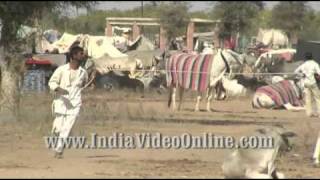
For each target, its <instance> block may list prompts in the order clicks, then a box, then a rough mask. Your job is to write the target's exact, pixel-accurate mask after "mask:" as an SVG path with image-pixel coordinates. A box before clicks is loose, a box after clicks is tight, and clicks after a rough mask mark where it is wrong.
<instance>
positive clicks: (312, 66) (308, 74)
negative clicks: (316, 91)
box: [295, 60, 320, 87]
mask: <svg viewBox="0 0 320 180" xmlns="http://www.w3.org/2000/svg"><path fill="white" fill-rule="evenodd" d="M295 73H303V74H305V77H304V78H303V83H304V85H305V86H306V87H310V86H314V85H316V84H317V82H316V79H315V78H314V74H315V73H317V74H319V75H320V67H319V64H318V63H317V62H316V61H314V60H308V61H306V62H305V63H303V64H302V65H300V66H299V67H298V68H297V69H296V70H295Z"/></svg>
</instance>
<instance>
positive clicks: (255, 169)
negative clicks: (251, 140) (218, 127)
mask: <svg viewBox="0 0 320 180" xmlns="http://www.w3.org/2000/svg"><path fill="white" fill-rule="evenodd" d="M257 131H258V134H255V137H257V138H259V139H263V140H264V142H265V146H267V145H268V146H269V145H270V146H272V147H271V148H269V147H268V148H260V149H250V148H249V149H242V148H239V149H235V150H234V151H232V152H231V153H230V154H228V156H227V158H226V159H225V160H224V162H223V165H222V171H223V175H224V176H225V178H228V179H229V178H232V179H238V178H245V179H249V178H255V179H272V178H275V179H282V178H285V176H284V174H283V173H280V172H278V171H277V170H276V167H275V161H276V158H277V156H278V154H280V153H282V152H286V151H290V150H291V149H292V143H290V140H289V138H290V137H294V136H296V134H295V133H293V132H288V131H286V130H285V129H284V128H282V127H272V128H264V129H259V130H257Z"/></svg>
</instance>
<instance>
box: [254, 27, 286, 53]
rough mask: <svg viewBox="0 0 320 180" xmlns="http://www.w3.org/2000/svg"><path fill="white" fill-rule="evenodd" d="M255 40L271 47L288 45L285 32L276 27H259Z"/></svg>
mask: <svg viewBox="0 0 320 180" xmlns="http://www.w3.org/2000/svg"><path fill="white" fill-rule="evenodd" d="M257 42H260V43H262V44H263V45H265V46H268V47H270V48H273V49H278V48H281V47H288V45H289V39H288V36H287V35H286V34H285V32H283V31H281V30H278V29H261V28H260V29H259V32H258V36H257Z"/></svg>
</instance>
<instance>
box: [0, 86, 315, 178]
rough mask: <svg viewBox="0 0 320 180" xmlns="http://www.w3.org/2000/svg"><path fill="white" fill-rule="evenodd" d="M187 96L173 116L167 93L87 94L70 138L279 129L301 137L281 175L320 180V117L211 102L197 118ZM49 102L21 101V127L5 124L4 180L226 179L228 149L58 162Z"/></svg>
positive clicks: (110, 153) (91, 155) (0, 146)
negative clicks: (317, 160) (51, 145)
mask: <svg viewBox="0 0 320 180" xmlns="http://www.w3.org/2000/svg"><path fill="white" fill-rule="evenodd" d="M185 96H186V98H185V102H184V104H183V110H182V111H179V112H172V111H171V110H170V109H168V107H167V94H157V93H149V94H144V96H143V97H141V94H137V93H130V92H112V93H108V92H101V91H98V92H94V93H92V92H90V93H89V92H87V93H86V94H85V95H84V98H83V109H82V113H81V116H80V118H79V119H78V121H77V122H76V124H75V126H74V129H73V132H72V134H73V135H83V136H87V137H90V135H91V133H97V134H98V135H101V136H110V135H112V134H113V133H114V132H118V133H124V134H125V135H133V134H135V133H156V132H159V133H162V134H163V135H169V136H174V135H178V136H179V135H181V134H183V133H190V134H192V135H201V134H203V133H204V132H208V133H212V134H215V135H225V136H234V137H236V138H239V137H241V136H244V135H250V134H252V133H253V132H254V131H255V130H256V129H258V128H261V127H265V126H273V125H279V124H280V125H283V126H284V127H285V128H287V129H289V130H291V131H293V132H295V133H296V134H298V137H296V138H295V139H294V145H295V146H294V148H293V150H292V151H291V152H289V153H286V154H285V155H284V156H282V157H279V158H278V160H277V162H276V166H277V168H278V170H279V171H281V172H283V173H284V174H285V176H286V177H287V178H302V177H304V178H316V177H319V175H320V173H319V169H317V168H314V167H313V166H312V163H311V162H312V161H311V157H312V152H313V148H314V145H315V142H316V136H317V133H318V131H319V129H320V119H319V118H307V117H306V115H305V113H304V112H288V111H285V110H257V109H253V108H252V107H251V101H250V97H247V98H236V99H230V100H226V101H213V102H212V109H213V112H206V111H204V109H205V103H204V102H202V104H201V105H202V106H201V109H202V110H201V111H200V112H194V111H193V108H194V100H195V96H194V95H193V94H192V93H190V94H186V95H185ZM51 100H52V98H51V96H50V95H47V94H44V95H24V97H23V100H22V114H23V118H22V120H21V122H14V123H12V122H3V121H0V126H1V131H0V137H1V138H0V154H1V156H0V177H1V178H22V177H24V178H64V177H65V178H121V177H133V178H151V177H152V178H153V177H159V178H166V177H167V178H223V175H222V172H221V165H222V162H223V160H224V157H225V156H226V154H227V153H228V152H229V151H230V150H227V149H90V150H88V149H67V150H66V151H65V154H64V158H63V159H55V158H54V157H53V155H54V153H53V151H52V150H49V149H47V147H46V144H45V141H44V136H49V135H50V130H51V127H52V122H53V117H52V115H51Z"/></svg>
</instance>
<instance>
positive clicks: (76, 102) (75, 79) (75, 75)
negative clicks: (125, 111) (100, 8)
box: [49, 46, 88, 158]
mask: <svg viewBox="0 0 320 180" xmlns="http://www.w3.org/2000/svg"><path fill="white" fill-rule="evenodd" d="M84 57H85V56H84V50H83V48H81V47H78V46H76V47H73V48H72V49H71V50H70V62H69V63H68V64H65V65H63V66H60V67H59V68H57V69H56V70H55V72H54V73H53V75H52V76H51V78H50V80H49V87H50V90H52V91H54V93H55V99H54V101H53V112H54V114H55V116H56V117H55V120H54V122H53V127H52V133H54V134H57V135H58V137H59V140H58V144H57V147H56V148H55V152H56V154H55V157H56V158H62V154H63V140H66V138H67V137H68V136H69V134H70V132H71V129H72V126H73V124H74V122H75V120H76V119H77V117H78V115H79V112H80V107H81V104H82V102H81V91H82V89H83V87H84V86H85V84H86V82H87V81H88V74H87V72H86V70H85V69H83V68H82V67H81V66H80V63H81V61H82V60H83V59H84Z"/></svg>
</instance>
